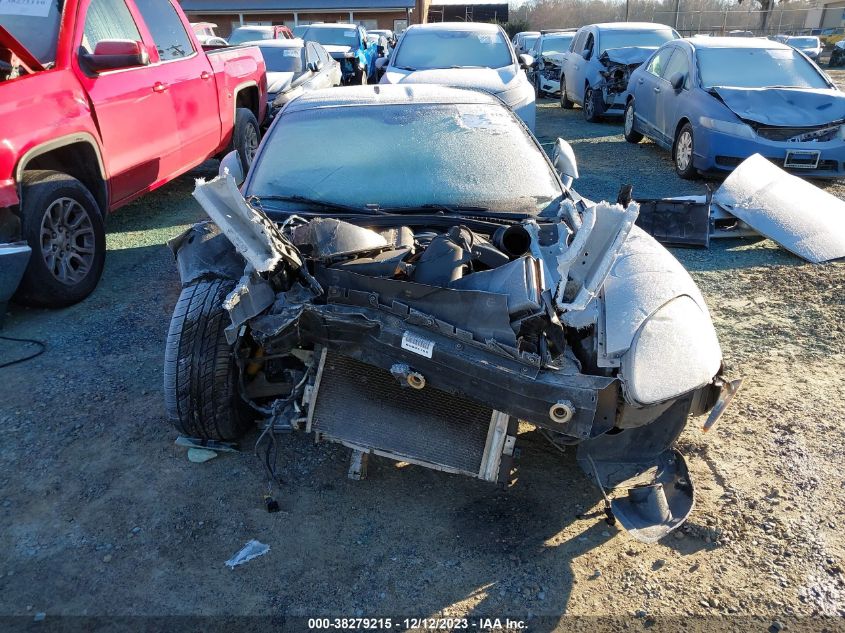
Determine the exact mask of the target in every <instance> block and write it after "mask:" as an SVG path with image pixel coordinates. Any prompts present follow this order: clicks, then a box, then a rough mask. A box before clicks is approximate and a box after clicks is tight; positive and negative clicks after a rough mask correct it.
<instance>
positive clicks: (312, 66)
mask: <svg viewBox="0 0 845 633" xmlns="http://www.w3.org/2000/svg"><path fill="white" fill-rule="evenodd" d="M322 69H323V62H321V61H320V60H319V59H318V60H317V61H313V62H311V63H309V64H308V70H310V71H311V72H312V73H318V72H320V71H321V70H322Z"/></svg>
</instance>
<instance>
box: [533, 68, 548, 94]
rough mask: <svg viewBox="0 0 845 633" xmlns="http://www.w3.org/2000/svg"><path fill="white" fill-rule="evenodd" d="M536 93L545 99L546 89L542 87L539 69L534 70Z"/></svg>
mask: <svg viewBox="0 0 845 633" xmlns="http://www.w3.org/2000/svg"><path fill="white" fill-rule="evenodd" d="M534 94H535V95H536V97H537V98H538V99H543V98H544V97H545V96H546V93H545V91H543V90H542V89H541V88H540V75H539V72H538V71H535V72H534Z"/></svg>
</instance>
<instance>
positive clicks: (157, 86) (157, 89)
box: [153, 81, 168, 92]
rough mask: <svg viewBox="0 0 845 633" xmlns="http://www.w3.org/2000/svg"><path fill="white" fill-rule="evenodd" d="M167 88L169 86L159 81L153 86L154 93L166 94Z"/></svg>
mask: <svg viewBox="0 0 845 633" xmlns="http://www.w3.org/2000/svg"><path fill="white" fill-rule="evenodd" d="M167 87H168V86H167V84H163V83H161V82H160V81H157V82H155V83H154V84H153V92H166V91H167Z"/></svg>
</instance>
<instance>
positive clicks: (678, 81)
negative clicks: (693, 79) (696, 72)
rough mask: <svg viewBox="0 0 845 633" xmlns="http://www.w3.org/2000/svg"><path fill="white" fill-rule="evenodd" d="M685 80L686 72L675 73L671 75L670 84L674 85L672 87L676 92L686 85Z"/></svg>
mask: <svg viewBox="0 0 845 633" xmlns="http://www.w3.org/2000/svg"><path fill="white" fill-rule="evenodd" d="M685 80H686V77H685V76H684V73H675V74H674V75H672V76H671V77H669V84H670V85H671V86H672V89H673V90H674V91H675V92H680V91H681V88H683V87H684V81H685Z"/></svg>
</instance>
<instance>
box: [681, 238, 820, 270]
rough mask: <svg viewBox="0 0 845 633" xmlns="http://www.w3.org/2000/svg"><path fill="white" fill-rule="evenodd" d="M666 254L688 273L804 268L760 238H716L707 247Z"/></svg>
mask: <svg viewBox="0 0 845 633" xmlns="http://www.w3.org/2000/svg"><path fill="white" fill-rule="evenodd" d="M669 251H670V252H671V253H672V255H674V256H675V258H676V259H677V260H678V261H680V262H681V264H683V266H684V268H686V269H687V270H688V271H690V272H716V271H729V270H748V269H751V268H775V267H797V266H804V265H808V262H805V261H804V260H803V259H801V258H800V257H798V256H797V255H793V254H792V253H790V252H789V251H788V250H786V249H785V248H783V247H781V246H779V245H778V244H777V243H776V242H773V241H772V240H768V239H765V238H762V237H757V238H723V239H716V240H711V241H710V247H709V248H700V249H699V248H670V249H669Z"/></svg>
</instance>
